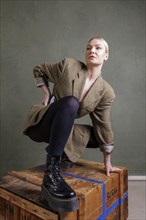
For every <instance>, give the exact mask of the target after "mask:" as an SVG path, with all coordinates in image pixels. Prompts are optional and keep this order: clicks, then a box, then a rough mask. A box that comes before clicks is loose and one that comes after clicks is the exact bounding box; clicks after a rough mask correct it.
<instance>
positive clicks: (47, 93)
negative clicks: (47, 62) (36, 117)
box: [41, 85, 50, 106]
mask: <svg viewBox="0 0 146 220" xmlns="http://www.w3.org/2000/svg"><path fill="white" fill-rule="evenodd" d="M41 89H42V91H43V93H44V97H43V100H42V104H43V105H45V106H47V105H48V102H49V99H50V91H49V89H48V87H47V86H46V85H43V86H41Z"/></svg>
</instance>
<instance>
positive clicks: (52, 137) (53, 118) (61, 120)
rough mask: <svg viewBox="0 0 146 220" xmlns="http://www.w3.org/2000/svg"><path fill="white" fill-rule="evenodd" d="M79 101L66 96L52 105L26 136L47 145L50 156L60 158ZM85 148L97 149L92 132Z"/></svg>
mask: <svg viewBox="0 0 146 220" xmlns="http://www.w3.org/2000/svg"><path fill="white" fill-rule="evenodd" d="M78 109H79V101H78V99H77V98H75V97H74V96H66V97H63V98H61V99H60V100H58V101H55V102H54V103H52V104H51V105H50V107H49V109H48V111H47V112H46V114H45V115H44V117H43V118H42V120H41V121H40V123H39V124H37V125H36V126H32V127H30V128H29V129H28V130H27V135H28V136H29V137H30V138H31V139H32V140H34V141H37V142H47V143H49V145H48V147H47V148H46V150H47V152H48V153H49V154H50V155H52V156H61V155H62V154H63V151H64V147H65V145H66V142H67V139H68V137H69V135H70V132H71V129H72V126H73V124H74V121H75V118H76V115H77V111H78ZM87 147H92V148H94V147H96V148H97V147H98V143H97V141H96V139H95V136H94V132H91V135H90V140H89V143H88V145H87Z"/></svg>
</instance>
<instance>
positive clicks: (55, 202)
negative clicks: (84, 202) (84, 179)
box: [41, 185, 79, 212]
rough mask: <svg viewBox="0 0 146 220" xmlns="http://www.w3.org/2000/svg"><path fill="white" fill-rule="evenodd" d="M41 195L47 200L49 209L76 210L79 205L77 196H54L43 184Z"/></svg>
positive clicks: (60, 210)
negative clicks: (61, 197) (63, 197)
mask: <svg viewBox="0 0 146 220" xmlns="http://www.w3.org/2000/svg"><path fill="white" fill-rule="evenodd" d="M41 197H42V199H43V200H46V201H47V203H48V205H49V206H50V208H51V209H53V210H54V211H57V212H70V211H76V210H77V209H78V206H79V204H78V199H77V197H73V198H67V199H59V198H55V197H53V196H52V195H51V194H50V193H49V192H48V190H47V189H46V188H45V187H44V186H43V185H42V186H41Z"/></svg>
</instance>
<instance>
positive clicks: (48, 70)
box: [33, 59, 65, 87]
mask: <svg viewBox="0 0 146 220" xmlns="http://www.w3.org/2000/svg"><path fill="white" fill-rule="evenodd" d="M64 68H65V59H64V60H62V61H61V62H59V63H54V64H49V63H44V64H40V65H37V66H35V67H34V69H33V75H34V78H35V83H36V86H38V87H39V86H41V85H47V86H48V82H52V83H54V84H55V83H56V82H57V81H58V80H59V79H60V77H61V76H62V73H63V71H64Z"/></svg>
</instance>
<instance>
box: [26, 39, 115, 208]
mask: <svg viewBox="0 0 146 220" xmlns="http://www.w3.org/2000/svg"><path fill="white" fill-rule="evenodd" d="M85 57H86V65H85V64H84V63H82V62H80V61H78V60H75V59H71V58H65V59H64V60H63V61H61V62H59V63H56V64H42V65H37V66H36V67H35V68H34V71H33V73H34V77H35V80H36V85H37V86H38V87H40V88H41V90H42V91H43V94H44V97H43V101H42V104H40V105H35V106H33V107H32V108H31V110H30V112H29V114H28V118H27V122H26V126H25V129H24V134H26V135H28V136H29V137H30V138H31V139H32V140H34V141H37V142H47V143H49V144H48V146H47V148H46V151H47V160H46V170H45V174H44V179H43V183H42V196H43V198H45V199H46V200H47V201H48V203H49V205H50V206H51V207H52V208H53V209H54V208H55V210H56V211H72V210H76V209H77V208H78V201H77V198H76V194H75V192H74V191H73V190H72V189H71V188H70V186H69V185H68V184H67V183H66V182H65V180H64V179H63V177H62V176H61V175H60V173H59V169H60V163H64V164H65V165H69V164H67V163H65V162H66V161H65V159H66V160H68V161H70V162H71V161H72V162H76V161H77V159H78V158H79V157H80V156H81V154H82V153H83V151H84V149H85V148H86V147H92V148H98V147H99V148H100V150H101V151H102V152H103V156H104V164H105V168H106V173H107V175H108V176H109V175H110V172H112V171H115V170H117V169H118V168H115V167H112V165H111V152H112V150H113V144H114V137H113V131H112V128H111V122H110V108H111V104H112V102H113V100H114V98H115V94H114V91H113V89H112V87H111V86H110V85H109V84H108V83H107V82H106V81H105V80H104V79H103V78H102V76H101V70H102V66H103V64H104V62H105V61H106V60H108V57H109V47H108V44H107V42H106V41H105V40H104V39H103V38H101V37H98V36H97V37H93V38H92V39H90V40H89V42H88V44H87V48H86V54H85ZM49 82H52V83H53V84H54V87H53V94H52V95H51V93H50V91H49V89H48V86H49V84H48V83H49ZM87 114H89V116H90V118H91V121H92V125H93V126H89V125H81V124H74V121H75V119H76V118H80V117H82V116H84V115H87Z"/></svg>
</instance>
